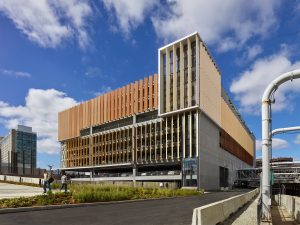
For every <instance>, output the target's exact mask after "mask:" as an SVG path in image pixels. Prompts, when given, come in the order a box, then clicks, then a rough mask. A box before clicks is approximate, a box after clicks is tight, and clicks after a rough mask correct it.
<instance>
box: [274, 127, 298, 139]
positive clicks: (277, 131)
mask: <svg viewBox="0 0 300 225" xmlns="http://www.w3.org/2000/svg"><path fill="white" fill-rule="evenodd" d="M293 131H300V126H297V127H285V128H277V129H274V130H272V133H271V134H272V137H273V136H274V135H276V134H283V133H288V132H293Z"/></svg>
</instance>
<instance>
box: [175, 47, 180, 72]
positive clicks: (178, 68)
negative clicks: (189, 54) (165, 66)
mask: <svg viewBox="0 0 300 225" xmlns="http://www.w3.org/2000/svg"><path fill="white" fill-rule="evenodd" d="M176 66H177V67H176V68H177V72H179V71H180V49H179V48H177V49H176Z"/></svg>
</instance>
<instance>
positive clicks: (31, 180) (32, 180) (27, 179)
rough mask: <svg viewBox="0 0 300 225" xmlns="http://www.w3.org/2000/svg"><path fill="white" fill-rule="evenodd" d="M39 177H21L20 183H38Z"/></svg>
mask: <svg viewBox="0 0 300 225" xmlns="http://www.w3.org/2000/svg"><path fill="white" fill-rule="evenodd" d="M40 182H41V179H40V178H31V177H21V183H29V184H40Z"/></svg>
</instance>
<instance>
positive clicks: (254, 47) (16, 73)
mask: <svg viewBox="0 0 300 225" xmlns="http://www.w3.org/2000/svg"><path fill="white" fill-rule="evenodd" d="M183 3H184V4H183ZM299 12H300V4H299V3H298V2H297V1H293V0H291V1H285V2H284V1H272V0H265V1H260V0H254V1H251V3H250V2H249V1H245V0H229V1H221V0H215V1H196V0H195V1H192V0H186V1H179V0H178V1H176V0H168V1H159V0H140V1H127V0H115V1H113V0H98V1H84V0H82V1H80V0H69V1H63V0H51V1H50V0H40V1H36V0H23V1H18V0H2V1H1V2H0V84H1V88H0V135H5V134H6V133H7V132H8V129H9V128H12V127H15V126H16V125H17V124H18V123H21V124H24V125H29V126H32V127H33V129H34V131H36V132H37V133H38V166H41V167H45V166H46V165H48V164H49V163H50V164H54V165H55V166H56V167H58V166H59V144H58V142H57V112H58V111H61V110H63V109H65V108H68V107H71V106H72V105H74V104H77V103H78V102H81V101H85V100H87V99H90V98H92V97H94V96H95V95H98V94H101V93H104V92H107V91H109V90H113V89H115V88H117V87H120V86H123V85H125V84H127V83H130V82H132V81H135V80H138V79H140V78H143V77H144V76H148V75H150V74H153V73H156V72H157V49H158V48H159V47H161V46H163V45H164V44H166V43H168V42H170V41H174V40H176V39H178V38H180V37H182V36H185V35H187V34H189V33H192V32H194V31H198V32H199V33H200V36H201V37H202V39H203V40H204V42H205V43H206V44H207V46H208V47H209V49H210V51H211V53H212V55H213V57H214V58H215V60H216V62H217V64H218V67H219V69H220V71H221V74H222V83H223V86H224V88H225V89H226V90H227V92H228V94H229V95H230V96H231V98H232V99H233V101H234V103H235V104H236V106H237V107H238V108H239V109H240V112H241V114H242V116H243V118H244V119H245V121H246V122H247V124H248V126H249V128H250V129H251V130H252V131H253V132H254V134H255V135H256V137H257V139H258V141H257V144H258V145H257V146H258V151H257V156H258V157H260V155H261V151H260V150H259V148H260V146H259V143H260V137H261V116H260V98H261V95H262V92H263V90H264V89H265V87H266V86H267V84H268V83H269V82H270V81H271V80H273V79H274V78H275V77H276V76H278V75H280V74H281V73H283V72H287V71H290V70H293V69H299V68H300V58H299V56H300V53H299V52H300V51H299V50H300V43H299V41H298V40H299V38H300V32H299V31H300V29H299V24H300V16H299V15H300V14H299ZM299 94H300V81H299V80H294V81H293V82H292V83H287V84H285V85H283V86H282V87H280V88H279V90H277V92H276V94H275V99H276V103H275V104H274V105H273V109H274V112H273V127H274V128H278V127H288V126H296V125H300V117H299V111H300V104H299V103H300V102H299V99H300V98H299ZM299 147H300V136H299V133H295V134H285V135H280V136H277V137H276V139H275V140H274V146H273V148H274V150H273V154H274V156H292V157H294V158H295V159H298V160H300V149H299Z"/></svg>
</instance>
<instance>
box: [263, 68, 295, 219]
mask: <svg viewBox="0 0 300 225" xmlns="http://www.w3.org/2000/svg"><path fill="white" fill-rule="evenodd" d="M297 78H300V70H294V71H290V72H287V73H284V74H282V75H280V76H279V77H277V78H276V79H275V80H273V81H272V82H271V83H270V84H269V85H268V86H267V88H266V89H265V92H264V94H263V96H262V107H261V110H262V216H263V218H264V219H271V213H270V205H271V198H270V164H269V162H270V156H269V149H270V147H271V143H272V142H271V140H272V135H271V117H270V114H271V101H270V97H271V95H272V94H273V93H274V92H275V91H276V90H277V88H278V86H279V85H281V84H283V83H284V82H286V81H289V80H291V81H292V80H293V79H297Z"/></svg>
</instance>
